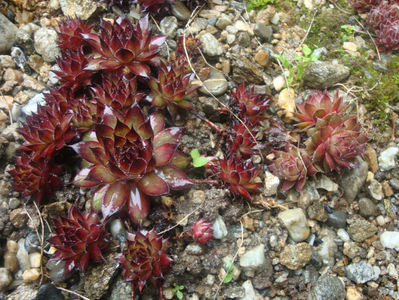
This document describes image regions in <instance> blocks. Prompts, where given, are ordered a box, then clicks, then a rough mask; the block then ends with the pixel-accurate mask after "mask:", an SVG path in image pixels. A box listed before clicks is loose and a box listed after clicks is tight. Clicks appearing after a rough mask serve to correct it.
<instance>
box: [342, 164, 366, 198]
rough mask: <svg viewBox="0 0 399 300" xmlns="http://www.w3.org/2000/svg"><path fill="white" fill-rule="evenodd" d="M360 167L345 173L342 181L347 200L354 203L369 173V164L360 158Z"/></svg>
mask: <svg viewBox="0 0 399 300" xmlns="http://www.w3.org/2000/svg"><path fill="white" fill-rule="evenodd" d="M357 162H358V164H359V166H358V167H357V168H354V169H351V170H349V171H347V172H345V173H344V175H343V176H342V179H341V186H342V188H343V190H344V197H345V200H346V201H348V202H349V203H352V202H353V200H355V198H356V196H357V194H358V193H359V191H360V189H361V188H362V187H363V185H364V183H365V181H366V177H367V173H368V164H367V163H366V162H365V161H364V160H362V159H361V158H360V157H358V158H357Z"/></svg>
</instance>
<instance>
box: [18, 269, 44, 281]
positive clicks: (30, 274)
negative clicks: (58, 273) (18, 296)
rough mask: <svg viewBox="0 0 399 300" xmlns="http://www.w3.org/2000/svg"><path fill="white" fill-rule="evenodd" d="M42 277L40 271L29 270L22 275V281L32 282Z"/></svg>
mask: <svg viewBox="0 0 399 300" xmlns="http://www.w3.org/2000/svg"><path fill="white" fill-rule="evenodd" d="M39 277H40V272H39V270H38V269H29V270H26V271H25V272H23V273H22V279H23V280H24V281H25V282H32V281H35V280H38V279H39Z"/></svg>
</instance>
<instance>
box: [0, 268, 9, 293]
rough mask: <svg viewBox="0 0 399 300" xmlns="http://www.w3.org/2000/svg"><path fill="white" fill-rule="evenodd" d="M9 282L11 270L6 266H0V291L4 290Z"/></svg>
mask: <svg viewBox="0 0 399 300" xmlns="http://www.w3.org/2000/svg"><path fill="white" fill-rule="evenodd" d="M11 282H12V274H11V272H10V271H9V270H8V269H7V268H0V291H4V290H5V289H6V288H7V287H8V286H9V285H10V283H11Z"/></svg>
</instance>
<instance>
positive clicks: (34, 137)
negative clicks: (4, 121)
mask: <svg viewBox="0 0 399 300" xmlns="http://www.w3.org/2000/svg"><path fill="white" fill-rule="evenodd" d="M72 118H73V113H72V111H70V110H67V111H66V112H62V110H61V109H60V106H59V105H56V104H53V105H46V106H39V107H38V108H37V113H33V114H32V115H30V116H28V117H26V122H25V123H24V124H23V125H22V127H21V128H20V129H19V132H20V133H21V134H22V136H23V137H24V138H25V140H26V143H25V144H24V145H22V146H21V148H20V149H21V150H24V151H28V152H33V154H34V157H44V158H48V157H51V155H52V154H53V153H54V151H56V150H60V149H61V148H63V147H64V146H65V145H66V144H67V143H68V142H70V141H71V140H72V138H73V137H75V136H76V132H75V129H73V128H71V121H72Z"/></svg>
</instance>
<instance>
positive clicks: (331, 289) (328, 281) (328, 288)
mask: <svg viewBox="0 0 399 300" xmlns="http://www.w3.org/2000/svg"><path fill="white" fill-rule="evenodd" d="M327 299H328V300H344V299H345V286H344V284H343V283H342V281H341V280H340V279H339V278H338V277H336V276H331V275H322V276H320V278H319V279H318V280H317V281H316V283H315V284H314V285H313V287H312V289H311V290H310V293H309V296H308V300H327Z"/></svg>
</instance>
